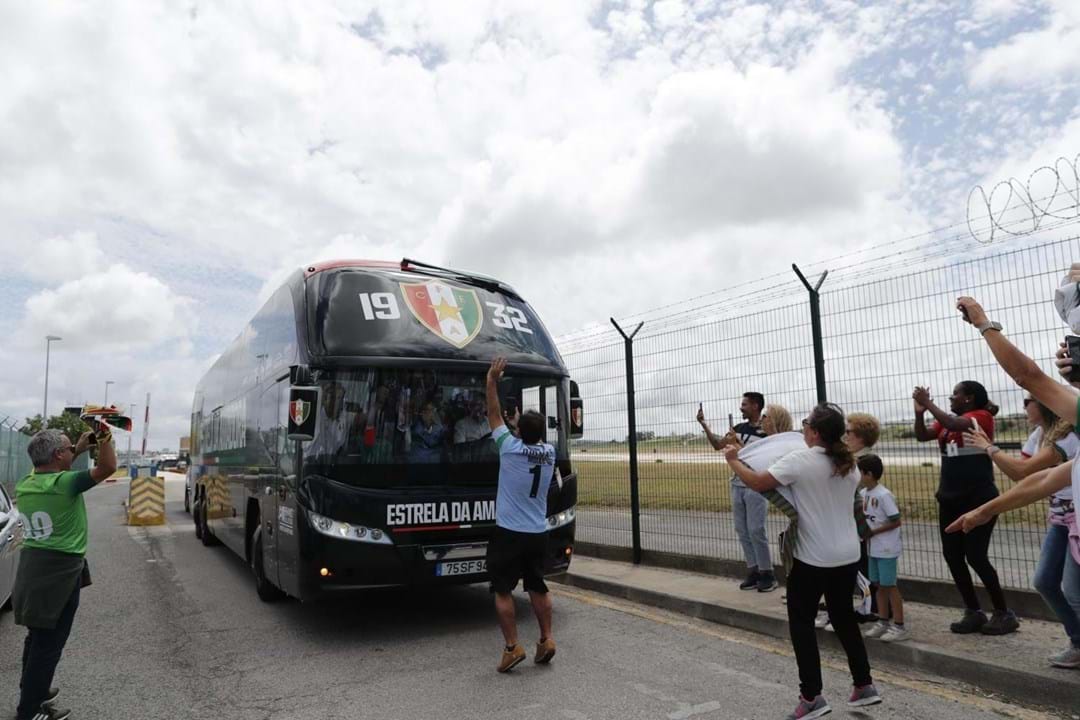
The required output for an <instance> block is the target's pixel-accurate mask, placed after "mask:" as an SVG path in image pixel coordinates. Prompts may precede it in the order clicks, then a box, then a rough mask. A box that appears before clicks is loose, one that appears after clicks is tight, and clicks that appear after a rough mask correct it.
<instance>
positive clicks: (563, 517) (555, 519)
mask: <svg viewBox="0 0 1080 720" xmlns="http://www.w3.org/2000/svg"><path fill="white" fill-rule="evenodd" d="M575 515H576V512H575V508H567V509H566V510H563V511H562V512H560V513H556V514H554V515H552V516H550V517H548V519H547V523H548V530H554V529H556V528H561V527H563V526H565V525H569V524H570V523H572V522H574V516H575Z"/></svg>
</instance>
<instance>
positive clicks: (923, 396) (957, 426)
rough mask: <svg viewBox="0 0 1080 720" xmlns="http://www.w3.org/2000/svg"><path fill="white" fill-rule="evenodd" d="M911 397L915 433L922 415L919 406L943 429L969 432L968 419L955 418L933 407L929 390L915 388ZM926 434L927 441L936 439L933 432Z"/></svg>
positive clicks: (969, 424) (927, 431) (969, 422)
mask: <svg viewBox="0 0 1080 720" xmlns="http://www.w3.org/2000/svg"><path fill="white" fill-rule="evenodd" d="M911 397H912V399H914V400H915V406H916V407H915V425H916V433H917V432H918V424H919V419H920V418H921V417H922V413H921V412H919V406H920V405H921V406H922V407H923V408H925V409H926V410H928V411H929V412H930V414H931V415H933V416H934V419H935V420H937V421H938V422H939V423H940V424H941V427H943V428H945V429H946V430H951V431H953V432H963V431H965V430H970V429H971V424H972V423H971V420H970V419H968V418H963V417H957V416H956V415H953V414H952V413H947V412H945V411H944V410H942V409H941V408H939V407H938V406H937V405H935V404H934V401H933V400H931V399H930V389H929V388H924V387H917V388H915V392H914V393H912V395H911ZM923 427H924V428H925V427H926V426H925V425H924V426H923ZM926 434H929V436H930V437H928V438H927V439H928V440H933V439H934V438H935V437H936V436H935V435H934V434H933V432H931V431H929V430H926ZM920 439H921V438H920Z"/></svg>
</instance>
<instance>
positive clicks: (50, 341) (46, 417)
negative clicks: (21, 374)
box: [41, 335, 63, 428]
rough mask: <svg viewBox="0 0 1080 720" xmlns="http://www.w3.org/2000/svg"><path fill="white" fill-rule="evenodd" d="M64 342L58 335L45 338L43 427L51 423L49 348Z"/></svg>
mask: <svg viewBox="0 0 1080 720" xmlns="http://www.w3.org/2000/svg"><path fill="white" fill-rule="evenodd" d="M59 340H63V338H61V337H57V336H56V335H46V336H45V399H44V401H42V403H41V427H43V428H44V427H45V424H46V423H47V422H48V421H49V346H50V345H52V344H53V342H55V341H59Z"/></svg>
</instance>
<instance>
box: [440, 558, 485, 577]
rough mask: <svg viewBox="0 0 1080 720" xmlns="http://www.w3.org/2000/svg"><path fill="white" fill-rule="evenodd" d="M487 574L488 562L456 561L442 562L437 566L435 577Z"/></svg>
mask: <svg viewBox="0 0 1080 720" xmlns="http://www.w3.org/2000/svg"><path fill="white" fill-rule="evenodd" d="M485 572H487V560H455V561H453V562H441V563H438V564H437V565H436V566H435V575H436V576H437V577H449V576H451V575H477V574H479V573H485Z"/></svg>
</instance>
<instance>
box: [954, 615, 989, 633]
mask: <svg viewBox="0 0 1080 720" xmlns="http://www.w3.org/2000/svg"><path fill="white" fill-rule="evenodd" d="M985 624H986V614H985V613H984V612H983V611H982V610H965V611H964V617H962V618H961V619H960V620H959V621H958V622H954V623H953V624H952V625H950V626H949V629H950V630H952V631H953V632H954V633H956V634H957V635H970V634H971V633H977V632H979V630H981V629H982V626H983V625H985Z"/></svg>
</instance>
